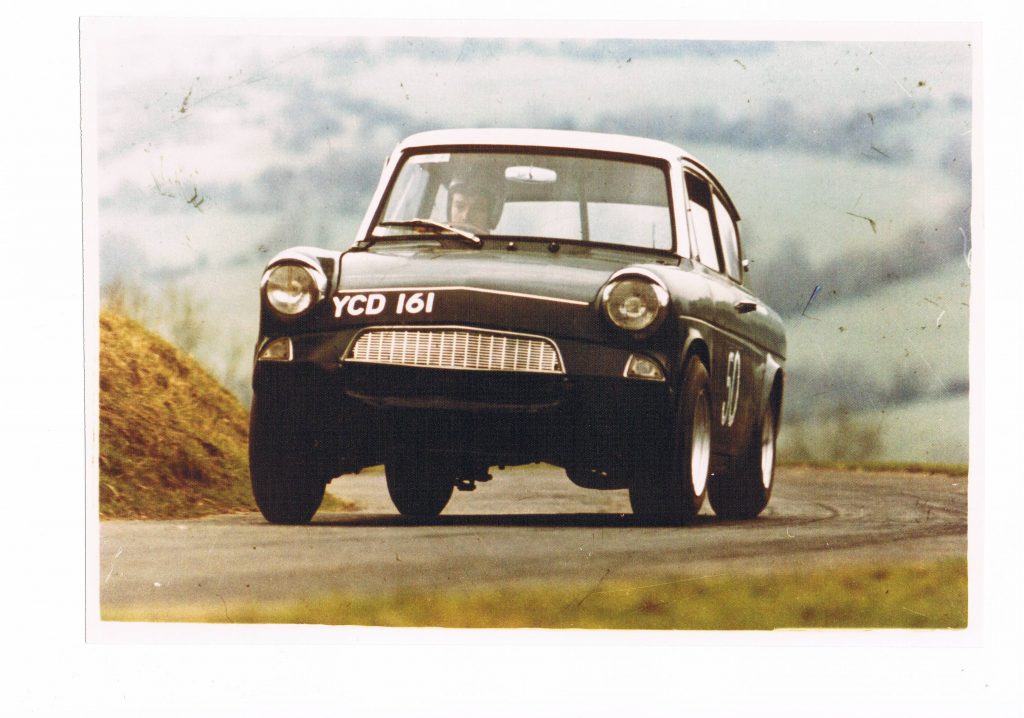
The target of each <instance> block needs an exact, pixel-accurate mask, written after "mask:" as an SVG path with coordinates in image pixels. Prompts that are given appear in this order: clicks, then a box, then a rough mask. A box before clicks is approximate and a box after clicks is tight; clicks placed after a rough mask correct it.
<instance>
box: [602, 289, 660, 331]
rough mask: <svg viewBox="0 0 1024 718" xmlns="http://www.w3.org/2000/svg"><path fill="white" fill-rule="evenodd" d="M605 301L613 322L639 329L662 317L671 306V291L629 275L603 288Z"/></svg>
mask: <svg viewBox="0 0 1024 718" xmlns="http://www.w3.org/2000/svg"><path fill="white" fill-rule="evenodd" d="M602 304H603V305H604V312H605V314H606V315H607V317H608V319H610V320H611V322H612V324H614V325H615V326H617V327H619V328H620V329H626V330H628V331H631V332H639V331H643V330H644V329H648V328H649V327H651V326H652V325H654V323H655V322H657V321H659V320H660V319H661V318H662V316H663V315H664V313H665V307H667V306H668V292H667V291H665V288H664V287H662V286H661V285H658V284H654V283H653V282H651V281H649V280H647V279H642V278H636V277H627V278H623V279H620V280H617V281H612V282H610V283H609V284H608V286H606V287H605V288H604V293H603V295H602Z"/></svg>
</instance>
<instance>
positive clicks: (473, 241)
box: [362, 218, 483, 247]
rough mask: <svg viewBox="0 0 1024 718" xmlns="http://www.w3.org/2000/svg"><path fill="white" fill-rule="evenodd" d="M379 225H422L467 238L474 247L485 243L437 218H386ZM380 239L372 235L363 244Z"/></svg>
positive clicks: (460, 237) (414, 226)
mask: <svg viewBox="0 0 1024 718" xmlns="http://www.w3.org/2000/svg"><path fill="white" fill-rule="evenodd" d="M377 226H378V227H413V228H416V227H422V228H426V229H436V230H438V231H440V232H444V233H445V234H454V235H455V236H456V237H458V238H459V239H462V240H465V241H466V242H468V243H469V244H471V245H473V246H474V247H479V246H480V245H481V244H483V242H482V241H481V239H480V238H479V237H477V236H476V235H475V234H473V233H472V232H467V231H466V230H464V229H458V228H457V227H452V226H451V225H448V224H445V223H444V222H438V221H437V220H433V219H421V218H416V219H388V220H384V221H383V222H378V223H377ZM378 239H381V238H380V237H377V236H371V237H369V238H368V239H367V240H366V241H365V242H363V243H362V245H363V246H366V247H368V246H369V245H370V244H372V243H373V242H374V241H376V240H378Z"/></svg>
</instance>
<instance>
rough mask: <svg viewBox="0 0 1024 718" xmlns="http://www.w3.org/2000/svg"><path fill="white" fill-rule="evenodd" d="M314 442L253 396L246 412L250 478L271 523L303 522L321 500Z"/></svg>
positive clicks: (258, 503)
mask: <svg viewBox="0 0 1024 718" xmlns="http://www.w3.org/2000/svg"><path fill="white" fill-rule="evenodd" d="M314 450H315V445H314V442H313V441H312V439H311V438H310V437H309V436H308V435H306V434H304V433H303V432H302V431H297V430H296V428H295V423H294V422H292V421H288V420H287V417H283V416H280V415H279V414H278V413H276V412H275V411H274V410H273V408H271V407H264V406H263V405H262V402H259V401H258V400H257V399H256V397H253V400H252V408H251V409H250V413H249V477H250V479H251V480H252V494H253V497H254V498H255V499H256V506H258V507H259V510H260V513H262V514H263V517H264V518H265V519H266V520H267V521H269V522H270V523H273V524H305V523H309V520H310V519H312V518H313V514H315V513H316V510H317V509H318V508H320V504H321V502H322V501H323V500H324V491H325V489H326V487H327V481H326V480H325V479H323V478H321V477H320V476H319V475H318V473H317V469H316V466H317V462H316V456H315V451H314Z"/></svg>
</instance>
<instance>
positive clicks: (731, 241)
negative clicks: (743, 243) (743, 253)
mask: <svg viewBox="0 0 1024 718" xmlns="http://www.w3.org/2000/svg"><path fill="white" fill-rule="evenodd" d="M714 205H715V219H717V220H718V239H719V241H720V242H721V245H722V259H724V260H725V273H726V274H728V275H729V276H730V277H732V278H733V279H735V280H736V281H737V282H742V281H743V277H742V274H741V272H740V243H739V237H738V235H737V234H736V223H735V222H733V221H732V215H730V214H729V210H727V209H726V208H725V205H724V204H723V203H722V200H721V199H719V197H718V195H717V194H716V195H715V196H714Z"/></svg>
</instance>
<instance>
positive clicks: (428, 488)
mask: <svg viewBox="0 0 1024 718" xmlns="http://www.w3.org/2000/svg"><path fill="white" fill-rule="evenodd" d="M384 475H385V477H386V478H387V484H388V494H390V495H391V502H392V503H393V504H394V505H395V508H396V509H398V513H400V514H402V515H403V516H420V517H428V516H437V515H438V514H439V513H441V511H443V510H444V507H445V506H447V505H448V500H449V499H451V497H452V491H453V490H454V489H455V475H454V473H453V472H451V471H449V470H447V469H446V467H445V465H444V462H443V461H441V460H440V459H439V458H438V457H432V456H430V455H429V454H425V453H406V454H396V455H394V456H392V457H389V458H388V461H387V463H386V464H385V466H384Z"/></svg>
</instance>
